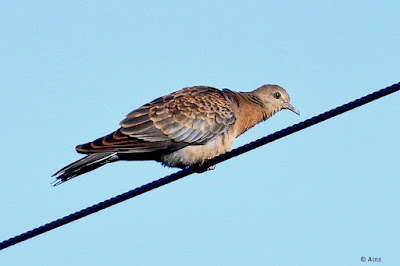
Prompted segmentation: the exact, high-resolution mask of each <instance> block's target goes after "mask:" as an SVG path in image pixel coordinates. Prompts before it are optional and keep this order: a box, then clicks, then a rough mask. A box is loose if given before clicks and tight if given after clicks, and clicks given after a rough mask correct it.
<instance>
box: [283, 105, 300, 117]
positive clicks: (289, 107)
mask: <svg viewBox="0 0 400 266" xmlns="http://www.w3.org/2000/svg"><path fill="white" fill-rule="evenodd" d="M283 109H288V110H290V111H292V112H293V113H295V114H298V115H300V111H299V110H297V109H296V108H294V107H293V105H291V104H290V103H284V105H283Z"/></svg>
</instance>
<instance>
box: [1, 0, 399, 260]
mask: <svg viewBox="0 0 400 266" xmlns="http://www.w3.org/2000/svg"><path fill="white" fill-rule="evenodd" d="M399 12H400V3H399V2H398V1H323V2H321V1H302V2H301V4H300V2H298V1H281V2H279V3H278V1H247V2H245V1H201V2H198V3H189V2H187V1H186V2H184V1H168V2H162V1H140V2H139V1H119V2H113V3H111V2H109V1H107V2H106V1H79V2H78V1H40V2H31V1H13V2H10V1H9V2H7V3H3V5H2V8H1V10H0V22H1V23H0V25H1V26H0V32H1V37H0V38H1V41H0V62H1V63H0V88H1V92H2V96H1V98H0V112H1V114H2V115H1V117H2V129H3V130H1V133H0V137H1V139H2V145H3V152H2V153H1V155H0V160H1V162H2V185H1V186H0V202H1V204H0V210H1V217H2V219H0V228H2V229H1V230H0V240H4V239H7V238H9V237H12V236H14V235H16V234H19V233H22V232H25V231H27V230H30V229H32V228H35V227H37V226H40V225H42V224H44V223H47V222H49V221H52V220H54V219H57V218H60V217H62V216H64V215H67V214H69V213H72V212H74V211H77V210H80V209H82V208H84V207H87V206H89V205H92V204H94V203H97V202H99V201H102V200H104V199H108V198H109V197H112V196H115V195H117V194H120V193H123V192H125V191H128V190H130V189H132V188H135V187H137V186H140V185H142V184H145V183H147V182H150V181H152V180H154V179H158V178H160V177H163V176H165V175H167V174H170V173H173V172H175V171H176V170H174V169H168V168H164V167H162V166H161V165H158V164H157V163H155V162H119V163H115V164H111V165H107V166H105V167H102V168H100V169H98V170H96V171H93V172H91V173H88V174H86V175H84V176H80V177H78V178H76V179H74V180H72V181H70V182H67V183H65V184H63V185H61V186H58V187H52V186H51V185H50V183H51V182H52V181H53V179H52V178H51V175H52V174H53V173H54V172H55V171H57V170H58V169H59V168H61V167H63V166H65V165H66V164H68V163H70V162H72V161H74V160H77V159H79V158H81V156H80V155H79V154H77V153H76V152H75V151H74V147H75V146H76V145H77V144H81V143H84V142H87V141H90V140H93V139H95V138H97V137H99V136H102V135H105V134H107V133H109V132H111V131H113V130H115V129H116V128H117V127H118V123H119V121H121V120H122V119H123V118H124V116H125V115H126V114H127V113H128V112H130V111H131V110H133V109H135V108H137V107H139V106H140V105H142V104H144V103H146V102H148V101H150V100H152V99H154V98H156V97H158V96H161V95H165V94H167V93H169V92H172V91H175V90H178V89H180V88H183V87H187V86H192V85H210V86H214V87H218V88H230V89H232V90H241V91H249V90H253V89H255V88H257V87H259V86H260V85H262V84H266V83H275V84H279V85H281V86H283V87H285V88H286V89H287V91H288V92H289V93H290V95H291V99H292V103H293V105H294V106H295V107H296V108H298V109H299V110H300V111H301V116H300V117H298V116H296V115H294V114H293V113H291V112H288V111H282V112H280V113H278V114H277V115H275V116H274V117H273V118H271V119H270V120H268V121H267V122H265V123H262V124H260V125H258V126H257V127H255V128H254V129H252V130H250V131H248V132H246V133H245V134H244V135H242V136H241V137H240V138H239V139H237V141H236V142H235V144H234V146H235V147H237V146H238V145H242V144H245V143H247V142H249V141H252V140H254V139H256V138H259V137H262V136H264V135H267V134H269V133H272V132H274V131H276V130H279V129H281V128H284V127H286V126H289V125H291V124H293V123H297V122H300V121H302V120H304V119H306V118H309V117H311V116H313V115H315V114H318V113H320V112H323V111H325V110H328V109H331V108H333V107H335V106H337V105H340V104H343V103H346V102H348V101H350V100H353V99H355V98H358V97H360V96H363V95H365V94H368V93H370V92H373V91H375V90H377V89H381V88H383V87H386V86H388V85H391V84H393V83H397V82H399V81H400V79H399V78H400V75H399V74H400V52H399V47H400V32H399V29H400V22H399V19H398V14H399ZM399 100H400V94H399V93H396V94H394V95H391V96H388V97H386V98H383V99H380V100H378V101H376V102H373V103H371V104H368V105H366V106H363V107H361V108H358V109H356V110H354V111H351V112H349V113H346V114H344V115H341V116H339V117H336V118H333V119H330V120H328V121H326V122H324V123H323V124H319V125H317V126H314V127H312V128H309V129H306V130H303V131H301V132H299V133H296V134H294V135H291V136H289V137H286V138H284V139H281V140H278V141H276V142H274V143H271V144H269V145H267V146H264V147H262V148H259V149H257V150H255V151H252V152H249V153H247V154H245V155H243V156H240V157H237V158H235V159H233V160H230V161H228V162H224V163H222V164H220V165H218V166H217V168H216V169H215V170H214V171H210V172H207V173H204V174H202V175H192V176H190V177H187V178H185V179H183V180H180V181H177V182H175V183H173V184H169V185H167V186H164V187H162V188H160V189H157V190H155V191H152V192H149V193H146V194H145V195H142V196H140V197H137V198H135V199H132V200H129V201H127V202H124V203H122V204H119V205H117V206H114V207H112V208H109V209H107V210H104V211H102V212H100V213H96V214H94V215H91V216H89V217H86V218H84V219H81V220H79V221H76V222H74V223H71V224H69V225H66V226H63V227H61V228H58V229H56V230H53V231H51V232H48V233H46V234H44V235H41V236H38V237H36V238H34V239H31V240H28V241H25V242H23V243H21V244H18V245H16V246H13V247H10V248H8V249H6V250H3V251H0V264H1V265H358V264H363V263H362V262H361V261H360V258H361V257H362V256H365V257H367V258H368V257H370V256H371V257H377V258H381V260H382V263H384V264H385V265H396V264H398V261H399V258H398V247H399V246H400V244H399V239H400V229H399V227H398V224H399V223H400V212H399V207H398V205H399V204H398V203H399V200H400V196H399V193H398V191H399V190H400V181H399V177H400V174H399V169H398V163H399V154H398V151H399V149H400V141H399V139H398V135H399V134H398V132H399V130H400V126H399V118H398V114H399V113H400V105H399Z"/></svg>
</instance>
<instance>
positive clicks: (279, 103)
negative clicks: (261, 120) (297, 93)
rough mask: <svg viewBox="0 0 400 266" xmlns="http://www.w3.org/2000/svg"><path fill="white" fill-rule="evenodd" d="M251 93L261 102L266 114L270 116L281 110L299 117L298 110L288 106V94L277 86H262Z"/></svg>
mask: <svg viewBox="0 0 400 266" xmlns="http://www.w3.org/2000/svg"><path fill="white" fill-rule="evenodd" d="M252 93H253V95H255V96H256V97H257V98H258V99H260V100H261V102H262V105H263V108H264V109H265V111H266V112H267V113H269V112H271V115H272V114H274V113H276V112H278V111H280V110H282V109H288V110H290V111H292V112H293V113H295V114H298V115H300V112H299V110H297V109H296V108H294V107H293V105H291V104H290V97H289V94H288V93H287V92H286V90H285V89H284V88H282V87H280V86H278V85H263V86H261V87H260V88H258V89H256V90H255V91H253V92H252Z"/></svg>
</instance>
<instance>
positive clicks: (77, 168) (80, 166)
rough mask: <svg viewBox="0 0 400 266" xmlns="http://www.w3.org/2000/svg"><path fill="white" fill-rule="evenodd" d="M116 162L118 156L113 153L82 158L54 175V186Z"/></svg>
mask: <svg viewBox="0 0 400 266" xmlns="http://www.w3.org/2000/svg"><path fill="white" fill-rule="evenodd" d="M117 160H118V156H117V153H115V152H102V153H92V154H89V155H87V156H86V157H83V158H82V159H80V160H78V161H76V162H73V163H71V164H69V165H67V166H65V167H64V168H62V169H61V170H59V171H58V172H57V173H55V174H54V175H53V176H55V177H56V178H57V179H56V180H55V181H54V182H55V184H54V186H58V185H60V184H62V183H64V182H65V181H68V180H70V179H72V178H74V177H76V176H78V175H81V174H84V173H87V172H89V171H92V170H94V169H96V168H98V167H100V166H102V165H104V164H106V163H110V162H115V161H117Z"/></svg>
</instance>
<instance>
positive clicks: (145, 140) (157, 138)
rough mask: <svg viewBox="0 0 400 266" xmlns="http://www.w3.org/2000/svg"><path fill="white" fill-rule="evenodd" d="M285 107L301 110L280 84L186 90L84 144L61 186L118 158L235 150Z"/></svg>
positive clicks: (192, 161) (177, 158)
mask: <svg viewBox="0 0 400 266" xmlns="http://www.w3.org/2000/svg"><path fill="white" fill-rule="evenodd" d="M282 109H287V110H290V111H292V112H294V113H295V114H298V115H299V114H300V112H299V111H298V110H297V109H296V108H294V107H293V106H292V105H291V103H290V97H289V94H288V93H287V92H286V90H285V89H283V88H282V87H280V86H278V85H270V84H268V85H263V86H261V87H259V88H257V89H256V90H254V91H251V92H235V91H232V90H229V89H223V90H219V89H217V88H213V87H208V86H193V87H187V88H183V89H181V90H179V91H176V92H173V93H171V94H168V95H165V96H163V97H159V98H157V99H155V100H153V101H151V102H149V103H147V104H145V105H143V106H141V107H139V108H138V109H136V110H133V111H132V112H130V113H129V114H128V115H127V116H126V117H125V119H124V120H122V121H121V122H120V128H119V129H117V130H116V131H114V132H112V133H111V134H109V135H106V136H104V137H101V138H98V139H96V140H94V141H92V142H88V143H85V144H81V145H78V146H77V147H76V151H77V152H78V153H82V154H86V156H85V157H83V158H82V159H80V160H78V161H76V162H73V163H71V164H69V165H67V166H65V167H64V168H62V169H60V170H59V171H57V172H56V173H55V174H54V175H53V176H55V177H56V184H55V185H59V184H61V183H63V182H65V181H68V180H70V179H72V178H74V177H76V176H78V175H81V174H84V173H87V172H89V171H92V170H94V169H96V168H98V167H100V166H103V165H105V164H107V163H112V162H116V161H144V160H154V161H157V162H161V163H162V164H163V165H165V166H169V167H178V168H185V167H188V166H193V165H201V164H202V163H204V162H205V161H206V160H207V159H211V158H213V157H215V156H218V155H220V154H223V153H226V152H227V151H229V150H230V149H231V147H232V144H233V142H234V140H235V139H236V138H237V137H238V136H240V135H241V134H243V133H244V132H246V131H247V130H248V129H250V128H252V127H253V126H255V125H256V124H258V123H260V122H262V121H265V120H267V119H268V118H270V117H271V116H273V115H274V114H275V113H277V112H279V111H280V110H282Z"/></svg>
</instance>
